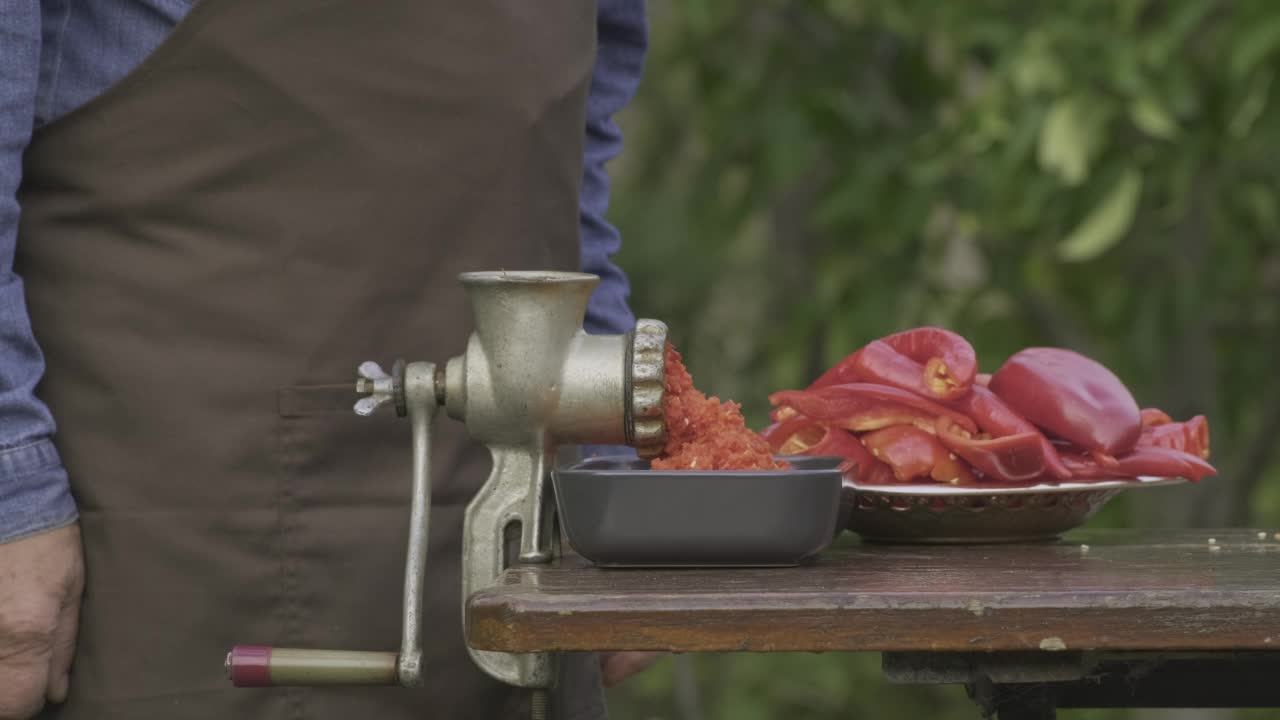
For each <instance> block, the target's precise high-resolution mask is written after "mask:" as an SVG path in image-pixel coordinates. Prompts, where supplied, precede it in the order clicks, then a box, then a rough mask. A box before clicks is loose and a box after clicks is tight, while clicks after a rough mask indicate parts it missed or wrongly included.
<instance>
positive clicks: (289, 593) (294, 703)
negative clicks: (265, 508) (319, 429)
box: [276, 419, 305, 720]
mask: <svg viewBox="0 0 1280 720" xmlns="http://www.w3.org/2000/svg"><path fill="white" fill-rule="evenodd" d="M276 428H277V430H276V432H277V433H278V435H279V447H280V460H279V463H278V468H279V478H278V479H279V493H280V497H279V501H278V502H279V505H278V507H279V516H280V594H281V597H280V612H281V613H283V615H284V617H283V622H282V623H281V626H282V629H283V632H282V633H281V637H283V638H287V639H288V640H287V642H288V643H289V644H295V643H297V642H298V640H299V634H300V632H301V624H300V622H299V609H298V568H297V565H296V563H295V562H294V559H293V546H292V544H291V542H290V540H291V538H290V531H291V530H292V529H293V528H292V525H291V517H293V516H295V514H296V513H295V512H294V511H296V509H297V497H296V494H295V488H294V484H293V480H294V478H295V477H297V468H298V465H299V462H298V455H299V448H298V445H299V433H298V429H297V427H296V425H295V424H293V423H289V422H285V421H282V420H279V419H277V420H276ZM284 699H285V706H286V708H287V710H286V714H287V715H289V716H291V717H292V718H294V720H302V719H303V718H304V717H305V714H304V708H303V690H302V689H301V688H286V689H285V690H284Z"/></svg>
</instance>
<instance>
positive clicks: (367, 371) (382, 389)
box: [355, 360, 409, 417]
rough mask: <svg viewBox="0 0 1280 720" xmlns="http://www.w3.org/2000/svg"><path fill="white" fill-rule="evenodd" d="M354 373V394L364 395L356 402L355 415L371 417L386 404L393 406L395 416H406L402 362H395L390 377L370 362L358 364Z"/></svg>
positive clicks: (406, 407)
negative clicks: (355, 375)
mask: <svg viewBox="0 0 1280 720" xmlns="http://www.w3.org/2000/svg"><path fill="white" fill-rule="evenodd" d="M356 372H357V374H358V377H357V378H356V392H358V393H362V394H365V397H362V398H360V399H359V400H357V401H356V405H355V411H356V414H357V415H360V416H369V415H372V414H373V413H374V412H375V411H377V410H378V408H380V407H382V406H383V405H386V404H387V403H394V404H395V408H396V415H399V416H400V417H404V416H405V415H407V414H408V412H409V410H408V406H407V405H406V403H405V396H404V360H396V362H395V364H394V365H392V366H391V374H390V375H388V374H387V373H386V372H385V371H384V370H383V369H382V366H380V365H378V363H376V362H373V361H372V360H366V361H365V362H362V363H360V367H359V369H358V370H357V371H356Z"/></svg>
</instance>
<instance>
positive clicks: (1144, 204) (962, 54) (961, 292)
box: [612, 0, 1280, 718]
mask: <svg viewBox="0 0 1280 720" xmlns="http://www.w3.org/2000/svg"><path fill="white" fill-rule="evenodd" d="M651 17H652V20H653V28H652V41H653V49H652V52H651V55H650V58H649V61H648V65H647V68H646V79H645V82H644V84H643V85H642V88H641V92H640V96H639V98H638V99H637V101H636V103H635V104H634V105H633V107H632V108H631V109H630V110H629V111H628V113H627V115H626V117H625V118H624V119H623V124H624V130H625V132H626V137H627V150H626V152H625V153H624V155H623V157H622V158H621V159H620V161H619V162H618V164H617V167H615V168H614V172H615V174H616V175H617V176H618V183H617V189H616V191H615V193H614V209H613V212H612V219H613V220H614V222H615V223H616V224H617V225H618V226H619V227H620V228H621V229H622V231H623V237H624V249H623V252H622V255H621V257H620V261H621V262H622V263H623V265H624V267H625V268H626V270H627V271H628V273H629V275H630V277H631V280H632V284H633V288H634V292H633V305H634V307H635V309H636V311H637V312H638V313H640V314H642V315H646V316H651V317H659V318H662V319H664V320H666V321H667V322H668V323H669V324H670V326H671V329H672V335H673V337H674V339H675V341H676V342H677V344H678V345H679V346H680V348H681V349H682V351H683V352H684V354H685V357H686V360H687V362H688V364H689V366H690V368H691V370H692V371H693V373H694V377H695V379H696V381H697V382H698V383H699V384H700V385H701V386H703V387H704V388H706V389H707V390H709V391H711V392H713V393H715V394H718V395H720V396H721V397H732V398H733V399H735V400H738V401H740V402H742V404H743V407H744V411H745V412H746V413H747V416H748V418H749V420H750V421H751V422H752V423H753V424H755V425H756V426H757V427H759V426H762V425H763V424H764V422H765V412H766V410H767V409H768V402H767V396H768V394H769V393H770V392H772V391H774V390H777V389H782V388H786V387H796V386H801V385H804V384H806V383H807V381H808V380H809V379H811V378H812V377H814V376H815V375H816V374H818V373H819V372H821V370H822V369H824V368H825V367H826V366H828V365H829V364H831V363H833V362H835V361H836V360H838V359H839V358H840V357H843V356H844V355H845V354H846V353H848V352H850V351H852V350H853V349H855V348H857V347H858V346H860V345H861V344H862V343H865V342H866V341H868V340H870V339H872V338H875V337H877V336H880V335H884V334H887V333H890V332H893V331H896V330H900V329H902V328H905V327H909V326H912V325H919V324H925V323H932V324H939V325H944V326H947V327H950V328H952V329H955V330H956V331H958V332H961V333H962V334H964V335H965V336H966V337H969V338H970V339H971V340H972V341H973V343H974V345H975V347H976V348H977V350H978V354H979V360H980V363H981V364H982V366H983V367H984V368H985V369H987V370H991V369H994V368H995V367H997V366H998V365H999V364H1000V363H1001V362H1002V361H1003V360H1004V358H1006V357H1007V356H1008V355H1009V354H1011V353H1012V352H1014V351H1016V350H1017V349H1019V348H1021V347H1025V346H1028V345H1036V344H1054V345H1061V346H1066V347H1073V348H1076V349H1078V350H1081V351H1083V352H1086V353H1088V354H1090V355H1092V356H1093V357H1095V358H1097V359H1098V360H1100V361H1102V362H1103V363H1105V364H1107V365H1108V366H1109V367H1111V368H1113V369H1114V370H1115V371H1116V372H1117V374H1118V375H1120V377H1121V378H1123V380H1124V381H1125V382H1126V383H1127V384H1128V385H1129V386H1130V387H1131V388H1132V389H1133V391H1134V393H1135V395H1136V396H1137V397H1138V399H1139V401H1140V402H1141V403H1142V404H1143V405H1154V406H1160V407H1163V408H1165V409H1166V410H1168V411H1169V412H1171V413H1172V414H1174V415H1176V416H1184V417H1185V416H1189V415H1192V414H1197V413H1203V414H1206V415H1208V416H1209V417H1210V420H1211V424H1212V427H1213V443H1214V448H1213V450H1214V460H1215V463H1216V464H1217V465H1218V467H1219V469H1220V470H1222V471H1223V472H1222V475H1221V476H1220V477H1218V478H1214V479H1212V480H1210V481H1206V482H1205V483H1202V485H1201V487H1198V488H1178V489H1177V491H1176V492H1172V491H1153V492H1150V493H1143V494H1142V495H1141V497H1137V495H1138V493H1130V494H1129V495H1127V496H1124V497H1122V498H1121V499H1120V501H1119V502H1117V503H1115V504H1113V505H1111V506H1108V508H1107V510H1106V512H1105V513H1104V515H1103V516H1101V517H1099V518H1098V519H1097V520H1096V521H1095V522H1097V523H1099V524H1125V523H1140V524H1144V525H1178V524H1223V523H1245V522H1254V523H1280V488H1277V482H1280V466H1278V464H1277V458H1276V457H1275V456H1274V453H1272V452H1271V448H1272V446H1273V445H1274V444H1275V440H1276V439H1277V437H1280V383H1277V382H1276V381H1275V379H1274V378H1275V368H1276V361H1275V358H1276V357H1277V353H1278V352H1280V163H1277V162H1276V153H1277V148H1280V107H1278V105H1280V103H1278V101H1277V98H1276V97H1275V95H1276V93H1277V89H1276V83H1275V80H1274V78H1275V74H1276V72H1277V70H1280V3H1276V2H1273V1H1272V0H1230V1H1228V0H1177V1H1173V0H1075V1H1074V2H1070V3H1038V2H1025V0H970V1H968V2H935V1H933V0H758V1H757V2H753V3H734V2H724V1H722V0H686V1H685V2H681V3H670V4H667V3H658V2H654V3H652V4H651ZM725 662H728V661H725V660H724V659H716V660H714V661H713V660H712V659H706V662H705V663H704V662H702V659H699V662H698V663H696V666H697V668H698V672H699V677H700V679H702V680H703V681H704V682H702V683H701V684H700V686H701V687H706V686H707V683H708V682H711V681H710V680H709V678H710V677H711V675H713V674H714V673H716V672H742V673H746V672H748V671H749V669H750V668H753V667H757V666H758V667H759V668H760V670H759V673H760V678H764V677H766V676H768V675H769V674H770V673H775V674H783V673H803V674H807V675H811V676H812V677H811V679H812V681H813V682H814V683H819V682H820V675H819V673H826V672H828V670H827V669H826V668H829V667H836V668H839V669H840V673H842V677H847V678H850V680H849V682H850V683H853V686H852V689H851V690H850V691H849V694H846V695H842V696H841V697H842V698H843V700H842V701H841V702H842V703H843V705H842V706H841V707H842V708H843V710H844V715H843V716H847V715H849V714H851V711H853V710H855V709H859V708H860V709H864V710H866V711H867V713H868V716H877V713H876V712H875V711H874V709H873V706H864V705H859V704H858V703H861V702H863V700H865V698H864V697H863V696H862V694H861V693H862V692H864V691H865V692H867V693H870V695H869V696H868V697H872V698H880V697H888V696H882V695H880V694H878V693H882V692H887V691H885V690H884V689H883V687H882V686H881V685H880V683H879V681H878V679H877V673H876V670H875V668H874V667H873V665H872V664H870V663H869V661H867V660H865V659H864V660H859V659H856V658H853V659H840V658H837V657H835V656H830V657H828V656H823V657H815V658H814V659H813V663H814V664H813V665H812V666H810V665H808V664H805V662H802V661H800V660H797V659H796V658H794V657H790V656H788V657H787V658H786V660H785V662H784V661H783V660H782V659H781V658H772V659H771V658H769V657H767V656H765V657H759V658H741V659H739V658H734V659H733V660H732V661H731V662H730V663H729V665H725ZM716 663H719V664H716ZM722 665H724V667H730V668H738V669H736V670H734V669H729V670H726V669H724V667H721V666H722ZM819 665H821V667H822V668H824V669H822V670H819V669H816V668H817V667H818V666H819ZM743 668H746V669H743ZM783 668H789V669H786V670H784V669H783ZM797 668H798V669H797ZM659 676H660V675H659ZM788 677H791V676H788ZM740 682H742V683H747V682H755V680H748V679H745V676H743V678H740ZM761 682H765V681H764V680H763V679H761ZM774 682H775V681H773V680H769V681H768V682H767V683H766V685H767V686H768V687H767V688H766V689H762V690H760V691H758V692H756V691H750V692H749V693H748V700H749V701H751V702H759V703H767V704H769V705H768V706H769V707H774V708H782V709H781V710H779V711H778V712H776V713H775V714H774V715H771V716H779V715H794V716H797V717H815V718H816V717H836V716H841V715H840V714H839V713H835V712H834V711H832V712H828V710H827V709H822V708H818V707H817V706H815V707H813V708H808V709H806V708H804V707H802V706H800V705H798V704H796V703H795V702H793V701H792V700H788V699H785V698H782V699H780V697H779V696H778V693H781V694H785V693H784V691H782V690H779V689H777V687H774V684H773V683H774ZM777 682H782V683H784V685H785V684H786V683H789V682H791V681H790V680H788V679H786V678H783V679H782V680H778V681H777ZM863 683H865V686H864V685H862V684H863ZM713 686H714V684H713ZM769 688H771V689H769ZM828 689H830V688H828ZM739 692H747V691H745V690H741V689H740V690H739ZM841 692H843V691H841ZM895 693H896V691H895ZM733 694H734V693H727V694H725V695H724V696H723V697H722V698H721V700H715V701H712V700H710V699H709V700H708V702H709V703H711V704H712V705H714V706H715V707H716V708H721V709H720V710H716V711H715V712H728V711H727V710H723V708H725V707H729V706H728V705H721V704H716V703H720V702H722V701H723V703H730V702H733V703H738V702H740V701H739V700H732V699H730V696H731V695H733ZM815 694H817V693H816V692H815ZM711 695H714V693H711ZM717 697H719V696H717ZM894 697H898V698H900V699H899V700H894V701H892V702H893V704H894V707H895V708H897V707H901V708H902V711H903V712H904V713H906V712H909V713H910V714H904V715H902V716H904V717H908V716H909V717H917V716H920V717H925V716H928V717H949V715H947V714H946V713H948V712H951V710H945V711H944V710H938V709H936V708H935V709H932V710H924V709H922V708H921V707H919V706H910V705H905V704H903V705H899V703H900V702H901V703H906V702H908V701H907V700H904V699H901V698H905V697H907V695H902V696H898V695H896V694H895V695H894ZM931 697H932V696H931ZM936 700H937V698H933V700H932V701H936ZM813 702H815V703H819V702H820V700H813ZM733 707H734V712H737V713H740V714H736V715H730V714H715V713H712V712H710V711H709V714H708V717H753V715H751V714H750V713H751V712H753V711H751V710H749V709H748V708H747V707H745V706H743V707H739V706H738V705H734V706H733ZM947 707H948V708H952V707H953V706H951V705H947ZM868 708H872V709H868ZM855 714H856V713H855ZM961 716H963V717H968V716H970V715H965V714H960V715H956V717H961ZM627 717H632V716H627ZM634 717H641V716H640V715H636V716H634ZM664 717H671V716H670V715H665V716H664Z"/></svg>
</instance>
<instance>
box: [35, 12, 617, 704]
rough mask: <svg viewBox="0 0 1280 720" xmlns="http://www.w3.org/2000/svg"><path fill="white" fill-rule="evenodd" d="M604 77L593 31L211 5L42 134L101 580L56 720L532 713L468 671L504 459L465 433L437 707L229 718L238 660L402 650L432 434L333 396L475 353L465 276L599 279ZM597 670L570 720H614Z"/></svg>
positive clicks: (444, 519) (54, 349)
mask: <svg viewBox="0 0 1280 720" xmlns="http://www.w3.org/2000/svg"><path fill="white" fill-rule="evenodd" d="M594 57H595V5H594V3H589V2H582V0H538V2H529V1H528V0H466V1H465V2H457V1H456V0H380V2H376V3H371V2H360V1H359V0H326V1H325V2H317V1H316V0H271V1H270V2H261V1H260V0H202V2H200V3H199V4H197V5H196V6H195V8H194V9H193V10H192V11H191V13H190V15H189V16H188V17H187V18H186V19H185V20H184V21H183V22H182V23H181V24H180V25H179V26H178V27H177V28H176V29H175V31H174V32H173V34H172V35H171V36H169V37H168V38H167V39H166V41H165V42H164V43H163V44H162V45H161V46H160V47H159V48H158V49H157V50H156V51H155V53H154V54H152V55H151V56H150V57H149V58H148V59H147V60H146V61H145V62H144V64H143V65H142V66H141V67H139V68H138V69H137V70H135V71H134V72H133V73H132V74H130V75H129V76H128V77H127V78H125V79H124V80H123V81H122V82H120V83H119V84H117V85H116V86H114V87H113V88H111V89H110V90H108V91H107V92H106V93H105V94H104V95H102V96H100V97H99V98H97V99H95V100H93V101H91V102H89V103H88V104H87V105H86V106H84V107H82V108H80V109H78V110H76V111H73V112H72V113H71V114H69V115H67V116H66V117H64V118H62V119H60V120H58V121H57V122H55V123H54V124H52V125H50V126H48V127H46V128H44V129H42V130H41V131H39V132H38V134H37V136H36V138H35V139H34V141H33V143H32V145H31V147H30V149H29V151H28V152H27V155H26V167H25V173H26V174H25V182H24V185H23V189H22V192H21V195H20V201H21V204H22V207H23V215H22V219H23V221H22V226H21V234H20V237H21V247H20V250H19V257H18V260H17V265H18V269H19V271H20V272H21V273H22V274H23V275H24V277H25V281H26V284H27V292H28V302H29V306H30V311H31V315H32V321H33V323H34V326H35V330H36V335H37V338H38V340H39V341H40V342H41V343H42V346H43V349H44V351H45V354H46V359H47V362H48V373H47V379H46V382H45V383H44V384H43V385H42V387H41V396H42V397H43V399H44V400H45V401H47V402H48V403H49V405H50V406H51V407H52V409H53V412H54V416H55V418H56V419H57V420H58V422H59V434H58V437H57V444H58V447H59V450H60V451H61V453H62V457H63V459H64V461H65V462H66V465H67V469H68V471H69V473H70V476H71V478H72V482H73V485H74V491H75V494H76V498H77V500H78V502H79V505H80V510H81V513H82V519H81V522H82V526H83V531H84V542H85V551H86V561H87V573H88V574H87V583H88V588H87V591H86V593H85V598H84V603H85V604H84V610H83V615H82V624H81V633H80V644H79V652H78V654H77V657H76V663H75V667H74V672H73V675H72V678H73V679H72V689H71V697H70V700H69V701H68V702H67V703H66V704H65V705H63V706H62V707H58V708H50V709H48V710H47V711H46V715H45V717H57V718H66V719H69V720H70V719H80V718H85V719H92V720H106V719H109V718H128V719H129V720H147V719H149V718H165V719H166V720H169V719H184V720H185V719H198V718H219V719H226V718H255V719H256V718H264V719H284V718H290V719H292V718H350V717H370V718H379V719H391V718H450V719H455V718H477V719H481V718H483V719H484V720H491V719H493V718H503V717H515V716H516V715H515V713H517V712H523V711H524V707H525V706H527V702H528V700H527V693H526V692H521V691H515V690H513V689H510V688H508V687H506V686H504V685H501V684H499V683H497V682H496V681H493V680H491V679H489V678H488V677H487V676H484V675H483V674H482V673H481V672H480V671H479V670H478V669H476V668H475V667H474V665H473V664H472V663H471V661H470V659H469V657H468V656H467V654H466V652H465V649H464V646H463V638H462V630H461V627H462V626H461V615H460V612H461V610H460V607H459V595H460V589H459V582H460V581H459V560H460V555H461V528H462V516H463V511H464V508H465V504H466V502H467V501H468V500H469V499H470V497H471V496H472V494H473V493H474V492H475V491H476V490H477V488H478V487H479V485H480V483H481V482H482V481H483V479H484V477H485V474H486V473H487V471H488V468H489V458H488V454H487V452H486V451H485V449H484V448H482V447H478V446H476V445H474V444H472V443H471V442H470V441H468V440H467V439H466V437H465V431H464V429H463V428H462V427H461V426H460V425H459V424H457V423H455V422H453V421H451V420H448V419H442V420H441V421H439V423H438V429H439V433H438V435H437V440H436V444H435V450H436V455H435V461H434V468H433V470H434V472H435V478H436V487H435V492H434V499H433V516H432V519H431V538H430V555H429V565H428V570H427V573H428V574H427V579H428V585H427V591H428V598H427V602H428V607H427V615H426V617H427V627H426V638H425V642H426V655H427V657H426V659H425V665H426V667H425V675H426V679H427V686H426V687H425V688H423V689H421V690H405V689H400V688H357V689H324V690H316V689H294V688H283V689H267V690H244V689H233V688H231V687H230V684H229V682H228V680H227V679H226V677H225V676H224V673H223V668H222V660H223V657H224V654H225V653H226V651H227V650H228V649H229V648H230V647H231V646H232V645H233V644H236V643H247V644H263V645H278V646H292V647H321V648H324V647H337V648H349V649H370V650H389V649H395V648H396V647H398V644H399V627H400V598H401V583H402V577H403V575H402V574H403V563H404V554H405V542H406V526H407V520H408V496H409V471H410V459H411V456H410V444H409V440H410V439H409V424H408V422H407V421H406V420H402V419H398V418H395V417H394V413H384V414H383V416H382V417H374V418H358V417H357V416H356V415H354V414H353V413H352V412H350V410H349V409H346V408H345V407H343V408H338V409H336V410H334V411H333V412H328V413H314V412H307V411H305V407H304V406H306V405H307V402H306V400H305V399H306V398H307V397H308V391H307V388H308V387H311V386H315V385H322V384H327V383H335V382H352V381H353V380H354V372H355V369H356V367H357V365H358V364H359V363H360V362H361V361H362V360H370V359H372V360H378V361H379V362H382V363H383V364H384V365H386V364H387V363H389V362H390V361H391V360H393V359H394V358H396V357H404V358H406V359H408V360H418V359H422V360H432V361H435V362H443V361H444V360H446V359H448V358H449V357H451V356H452V355H455V354H458V353H460V352H462V351H463V350H464V347H465V342H466V338H467V335H468V333H469V332H470V329H471V328H470V323H471V320H470V317H469V312H468V308H467V306H466V305H465V303H464V298H463V294H462V290H461V287H460V286H459V284H458V282H457V281H456V277H457V275H458V273H460V272H463V271H468V270H489V269H498V268H506V269H534V268H546V269H566V270H571V269H576V267H577V261H578V204H577V201H578V186H579V183H580V180H581V173H582V151H583V147H582V145H583V134H584V105H585V96H586V91H587V87H588V82H589V79H590V74H591V69H592V65H593V62H594ZM299 388H301V389H302V390H299ZM298 398H302V399H303V400H301V401H299V400H298ZM579 660H580V662H578V663H577V664H576V665H574V664H572V663H571V664H570V668H571V669H572V668H576V670H571V672H570V674H569V677H568V678H566V681H565V683H564V684H565V687H566V692H568V691H573V694H574V700H575V703H576V707H573V708H567V709H569V710H571V712H568V713H566V714H564V715H563V716H564V717H598V716H601V715H602V710H601V702H602V701H601V694H600V690H599V679H598V674H596V675H592V674H591V672H590V671H591V669H592V668H594V665H593V663H591V662H590V661H589V659H588V658H580V659H579ZM597 672H598V671H597ZM575 688H576V690H575ZM561 709H562V710H563V709H566V708H565V706H564V705H563V704H562V706H561Z"/></svg>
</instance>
